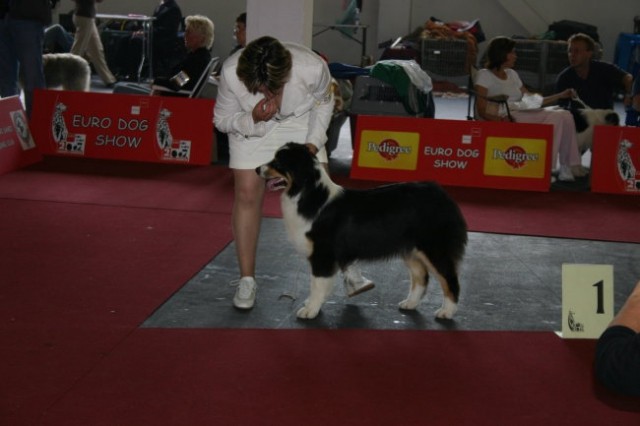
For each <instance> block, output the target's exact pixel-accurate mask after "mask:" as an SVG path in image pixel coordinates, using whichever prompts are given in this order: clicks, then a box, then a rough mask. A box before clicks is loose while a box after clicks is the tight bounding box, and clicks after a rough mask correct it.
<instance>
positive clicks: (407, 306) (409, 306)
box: [398, 299, 418, 311]
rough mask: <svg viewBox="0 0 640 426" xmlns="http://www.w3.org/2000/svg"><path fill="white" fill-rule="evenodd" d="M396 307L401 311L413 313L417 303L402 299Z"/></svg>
mask: <svg viewBox="0 0 640 426" xmlns="http://www.w3.org/2000/svg"><path fill="white" fill-rule="evenodd" d="M398 307H399V308H400V309H402V310H403V311H413V310H415V309H416V308H417V307H418V302H416V301H415V300H411V299H404V300H403V301H402V302H400V303H399V304H398Z"/></svg>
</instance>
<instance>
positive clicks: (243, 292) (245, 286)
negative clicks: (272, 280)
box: [232, 277, 258, 309]
mask: <svg viewBox="0 0 640 426" xmlns="http://www.w3.org/2000/svg"><path fill="white" fill-rule="evenodd" d="M237 283H238V288H237V289H236V294H235V296H233V306H235V307H236V308H238V309H251V308H253V305H254V304H255V303H256V291H257V290H258V285H257V284H256V281H255V280H254V279H253V277H242V278H240V280H238V281H237ZM233 284H235V282H233V283H232V285H233Z"/></svg>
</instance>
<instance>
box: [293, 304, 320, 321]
mask: <svg viewBox="0 0 640 426" xmlns="http://www.w3.org/2000/svg"><path fill="white" fill-rule="evenodd" d="M319 312H320V308H316V309H313V308H310V307H308V306H307V305H305V306H303V307H302V308H300V309H298V312H297V313H296V316H297V317H298V318H301V319H313V318H315V317H317V316H318V313H319Z"/></svg>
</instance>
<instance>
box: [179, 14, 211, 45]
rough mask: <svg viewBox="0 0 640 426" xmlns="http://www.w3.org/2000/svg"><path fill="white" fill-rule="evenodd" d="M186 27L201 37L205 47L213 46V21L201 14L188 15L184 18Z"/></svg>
mask: <svg viewBox="0 0 640 426" xmlns="http://www.w3.org/2000/svg"><path fill="white" fill-rule="evenodd" d="M184 25H185V28H186V29H191V30H193V31H195V32H197V33H198V34H200V35H202V37H203V44H204V46H205V47H206V48H207V49H211V46H213V22H211V19H209V18H207V17H206V16H203V15H190V16H187V17H186V18H184Z"/></svg>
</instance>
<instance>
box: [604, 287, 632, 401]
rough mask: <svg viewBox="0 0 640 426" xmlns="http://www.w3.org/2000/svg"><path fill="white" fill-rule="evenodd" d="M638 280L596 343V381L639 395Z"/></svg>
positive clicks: (620, 390) (618, 390) (622, 391)
mask: <svg viewBox="0 0 640 426" xmlns="http://www.w3.org/2000/svg"><path fill="white" fill-rule="evenodd" d="M639 331H640V281H639V282H638V283H637V284H636V286H635V288H634V290H633V291H632V292H631V295H630V296H629V297H628V298H627V300H626V301H625V303H624V305H623V306H622V309H620V312H618V314H617V315H616V316H615V317H614V318H613V320H612V321H611V323H610V324H609V326H608V327H607V328H606V329H605V331H604V332H603V333H602V335H601V336H600V338H599V339H598V342H597V344H596V353H595V362H594V369H595V375H596V377H597V378H598V380H599V381H600V382H601V383H602V384H604V385H605V386H607V387H608V388H610V389H613V390H615V391H617V392H620V393H623V394H627V395H634V396H640V334H639V333H638V332H639Z"/></svg>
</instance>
